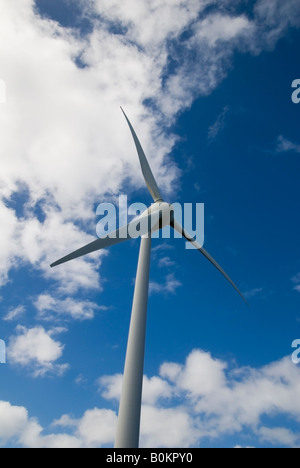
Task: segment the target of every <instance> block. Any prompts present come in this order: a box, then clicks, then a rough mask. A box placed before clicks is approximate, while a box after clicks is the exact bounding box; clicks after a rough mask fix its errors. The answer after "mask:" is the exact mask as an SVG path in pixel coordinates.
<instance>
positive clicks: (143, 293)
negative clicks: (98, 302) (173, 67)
mask: <svg viewBox="0 0 300 468" xmlns="http://www.w3.org/2000/svg"><path fill="white" fill-rule="evenodd" d="M121 110H122V112H123V114H124V116H125V119H126V121H127V123H128V125H129V128H130V131H131V134H132V137H133V140H134V143H135V146H136V149H137V153H138V157H139V161H140V165H141V169H142V173H143V176H144V179H145V182H146V185H147V187H148V190H149V192H150V194H151V196H152V198H153V201H154V203H153V204H152V205H151V206H150V207H149V208H148V209H147V210H146V211H145V212H144V213H142V214H141V215H140V216H139V217H138V218H136V219H135V220H134V221H132V222H131V223H129V224H128V225H127V226H123V227H121V228H120V229H118V230H116V231H114V232H113V233H111V234H110V235H109V236H106V237H102V238H100V239H97V240H95V241H93V242H91V243H90V244H88V245H86V246H84V247H82V248H80V249H78V250H76V251H75V252H73V253H71V254H69V255H67V256H65V257H63V258H61V259H60V260H58V261H57V262H55V263H53V264H52V265H51V268H52V267H55V266H57V265H60V264H62V263H65V262H68V261H70V260H73V259H76V258H79V257H82V256H83V255H87V254H89V253H91V252H95V251H97V250H100V249H104V248H107V247H110V246H112V245H115V244H118V243H120V242H123V241H125V240H128V239H131V238H132V235H131V233H132V232H133V231H134V228H136V227H137V226H138V225H139V227H140V229H139V237H141V244H140V252H139V259H138V267H137V274H136V282H135V289H134V297H133V305H132V312H131V320H130V328H129V335H128V343H127V351H126V359H125V367H124V377H123V386H122V395H121V400H120V407H119V415H118V427H117V434H116V440H115V448H138V446H139V432H140V413H141V399H142V384H143V370H144V353H145V337H146V320H147V304H148V289H149V271H150V254H151V233H153V232H154V231H156V230H159V229H162V228H163V227H164V226H166V225H167V224H169V225H170V226H171V227H172V228H173V229H174V230H175V231H177V232H178V233H179V234H181V235H182V236H183V237H184V238H185V239H186V240H187V241H188V242H190V243H191V244H192V245H193V246H194V247H195V248H196V249H197V250H199V252H200V253H201V254H202V255H203V256H204V257H205V258H206V259H207V260H209V261H210V262H211V263H212V264H213V265H214V266H215V267H216V268H217V270H219V272H220V273H222V275H223V276H224V277H225V278H226V279H227V281H229V283H230V284H231V285H232V286H233V287H234V289H235V290H236V291H237V292H238V294H239V295H240V296H241V297H242V299H243V300H244V301H245V302H246V300H245V298H244V297H243V295H242V293H241V292H240V291H239V289H238V288H237V286H236V285H235V284H234V282H233V281H232V280H231V279H230V278H229V276H228V275H227V274H226V273H225V271H224V270H223V269H222V268H221V267H220V265H219V264H218V263H217V262H216V261H215V260H214V259H213V258H212V257H211V255H210V254H209V253H208V252H207V251H206V250H205V249H204V248H203V247H201V246H200V244H199V243H198V242H196V240H194V238H193V237H192V236H191V235H190V234H189V233H188V232H186V231H185V229H184V228H183V227H182V226H181V225H180V224H179V223H178V222H177V221H176V220H175V218H174V213H173V211H172V205H170V204H169V203H166V202H164V201H163V198H162V196H161V194H160V191H159V189H158V186H157V183H156V181H155V178H154V176H153V173H152V171H151V169H150V166H149V163H148V161H147V158H146V156H145V153H144V151H143V148H142V146H141V143H140V141H139V139H138V137H137V135H136V133H135V131H134V129H133V127H132V125H131V123H130V121H129V119H128V117H127V115H126V114H125V112H124V110H123V109H122V107H121ZM132 228H133V229H132ZM246 303H247V302H246Z"/></svg>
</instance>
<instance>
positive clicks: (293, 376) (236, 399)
mask: <svg viewBox="0 0 300 468" xmlns="http://www.w3.org/2000/svg"><path fill="white" fill-rule="evenodd" d="M121 380H122V376H120V375H118V376H106V377H105V379H103V380H102V379H101V389H102V395H103V396H104V397H105V398H107V399H117V400H119V398H120V392H121ZM144 385H145V387H144V388H145V396H144V400H143V409H142V421H143V422H142V433H141V435H142V444H143V445H144V446H147V447H150V446H152V447H174V446H176V447H177V446H182V447H185V446H193V445H194V444H196V445H199V444H200V445H201V443H203V442H202V441H206V442H207V441H208V440H210V439H216V440H218V439H220V438H222V437H223V436H224V435H228V434H230V435H233V434H234V435H235V436H236V438H237V441H238V440H239V437H240V436H242V437H243V438H244V437H250V438H253V437H254V438H256V437H258V439H259V441H267V442H269V443H271V444H274V445H278V444H279V445H280V444H282V445H284V446H296V445H297V444H299V443H300V438H299V434H298V433H294V432H293V431H291V430H289V429H286V428H280V429H278V428H276V427H275V428H274V427H273V425H272V418H273V417H275V416H278V415H284V416H287V417H289V418H290V419H292V420H294V421H295V422H298V421H299V420H300V405H299V404H298V402H297V401H296V398H295V395H296V394H298V392H299V389H300V376H299V372H298V369H297V367H296V366H295V365H293V363H292V361H291V359H290V358H284V359H282V360H280V361H278V362H274V363H272V364H270V365H267V366H264V367H262V368H260V369H254V368H234V369H232V368H231V365H230V364H229V363H227V362H224V361H221V360H220V359H214V358H213V357H212V356H211V354H209V353H206V352H204V351H201V350H194V351H192V352H191V353H190V355H189V356H188V357H187V359H186V362H185V364H184V365H181V364H178V363H163V364H162V366H161V367H160V372H159V376H155V377H152V378H151V379H149V378H145V379H144ZM265 416H268V420H269V424H270V427H266V426H265V425H263V424H262V421H263V420H264V417H265ZM166 421H169V422H170V421H173V422H172V424H170V425H169V428H170V430H171V432H172V434H170V432H168V431H167V430H166ZM275 421H276V419H275ZM182 424H183V427H184V428H185V429H184V430H182Z"/></svg>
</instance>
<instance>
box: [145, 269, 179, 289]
mask: <svg viewBox="0 0 300 468" xmlns="http://www.w3.org/2000/svg"><path fill="white" fill-rule="evenodd" d="M181 286H182V283H181V281H179V280H178V279H176V278H175V275H174V273H170V274H168V275H167V276H166V278H165V280H164V282H163V281H161V282H156V281H150V283H149V294H161V293H163V294H176V292H177V290H178V288H180V287H181Z"/></svg>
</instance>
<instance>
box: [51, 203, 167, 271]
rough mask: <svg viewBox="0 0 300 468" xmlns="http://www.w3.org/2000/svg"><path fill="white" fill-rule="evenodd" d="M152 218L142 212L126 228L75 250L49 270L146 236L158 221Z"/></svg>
mask: <svg viewBox="0 0 300 468" xmlns="http://www.w3.org/2000/svg"><path fill="white" fill-rule="evenodd" d="M152 218H153V214H152V213H151V212H150V213H149V212H148V210H147V211H146V212H144V213H143V214H142V215H140V216H138V217H137V218H134V219H133V220H132V221H130V223H129V224H128V225H127V226H122V227H121V228H120V229H117V230H116V231H113V232H112V233H110V234H109V235H108V236H106V237H101V238H100V239H97V240H95V241H93V242H91V243H90V244H87V245H85V246H84V247H81V249H78V250H75V252H72V253H70V254H69V255H66V256H65V257H63V258H61V259H60V260H57V262H55V263H52V264H51V265H50V266H51V268H53V267H56V266H58V265H61V264H62V263H66V262H69V261H70V260H74V259H76V258H79V257H83V256H84V255H87V254H90V253H92V252H96V251H97V250H101V249H106V248H108V247H111V246H112V245H116V244H120V243H121V242H124V241H126V240H128V239H136V238H137V237H142V236H144V235H146V234H149V235H150V233H151V230H152V229H153V226H154V227H155V224H156V223H157V222H158V221H159V220H157V221H156V218H154V220H153V219H152Z"/></svg>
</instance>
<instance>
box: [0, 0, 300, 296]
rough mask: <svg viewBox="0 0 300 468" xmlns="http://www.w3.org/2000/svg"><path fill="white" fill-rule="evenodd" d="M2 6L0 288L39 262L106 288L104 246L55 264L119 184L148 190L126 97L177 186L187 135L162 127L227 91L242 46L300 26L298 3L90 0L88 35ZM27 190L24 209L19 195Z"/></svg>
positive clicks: (166, 188)
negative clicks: (178, 146)
mask: <svg viewBox="0 0 300 468" xmlns="http://www.w3.org/2000/svg"><path fill="white" fill-rule="evenodd" d="M0 3H1V17H0V39H1V40H0V62H1V74H2V76H1V77H0V79H1V80H4V81H5V83H6V88H7V89H6V92H7V99H6V104H3V105H1V106H0V127H1V158H0V220H1V226H2V230H1V234H0V240H1V245H2V247H4V248H2V250H1V254H0V285H1V284H2V285H3V284H5V283H6V282H7V281H8V279H9V271H10V270H11V269H12V268H13V267H16V268H17V267H19V266H20V265H21V264H22V265H23V263H24V262H27V263H28V262H29V263H30V264H31V265H32V266H33V267H34V268H35V269H38V270H39V271H41V272H42V274H43V275H44V276H45V277H46V278H48V279H56V280H57V281H58V282H59V283H60V285H61V290H62V291H64V292H67V293H69V294H70V293H73V292H75V291H76V290H77V289H78V288H81V287H83V288H96V287H99V284H100V277H99V274H98V271H99V266H100V264H101V261H100V257H99V254H98V257H94V256H92V257H90V258H92V259H93V260H87V259H81V260H78V261H77V262H75V263H74V264H72V265H67V266H63V267H60V268H59V269H57V270H56V271H55V273H54V272H50V270H49V261H50V262H51V261H53V260H55V259H56V257H60V256H61V255H63V254H65V253H68V252H69V250H70V249H73V248H78V247H80V246H81V245H82V243H85V242H86V241H88V240H90V239H91V237H93V236H87V235H86V234H85V233H83V229H82V227H81V226H79V224H78V222H80V221H81V222H84V225H85V226H88V227H89V228H90V231H91V232H92V229H91V226H92V225H93V223H95V218H94V213H93V205H94V203H97V202H98V201H99V202H100V201H102V200H103V199H104V197H105V196H106V194H112V195H115V194H116V193H118V192H120V190H121V189H122V186H123V183H124V181H125V180H127V181H128V180H129V184H132V185H133V184H134V186H135V187H144V181H143V178H142V175H141V173H140V171H139V168H138V160H137V156H136V152H135V148H134V145H133V142H132V141H131V136H130V133H129V131H128V128H127V125H126V122H125V121H124V118H123V116H122V114H121V112H120V110H119V106H120V105H121V104H122V105H123V106H124V107H125V109H126V111H127V113H128V115H129V117H130V118H131V120H132V123H133V124H134V126H135V128H136V130H137V132H138V134H139V136H140V139H141V141H142V143H143V146H144V148H145V150H146V153H147V154H148V156H149V159H150V162H151V166H152V168H153V171H154V173H155V174H156V176H157V179H158V182H159V185H160V186H161V187H162V189H163V192H164V194H170V193H171V192H172V190H174V181H175V180H176V179H177V178H178V175H179V171H178V170H177V169H176V166H175V164H174V163H173V162H172V160H171V159H170V157H169V154H170V152H171V150H172V148H173V147H174V144H175V142H176V137H175V136H174V135H172V134H170V132H168V131H167V132H164V131H163V130H162V128H166V127H170V126H171V124H172V122H173V121H174V119H175V118H176V115H177V114H178V112H181V111H183V110H184V109H186V108H187V107H189V106H190V105H191V104H192V102H193V100H194V99H195V98H197V97H198V96H199V95H206V94H208V93H210V92H211V91H212V90H213V89H215V88H216V86H217V85H218V83H220V81H221V80H222V79H223V78H224V77H225V76H226V74H227V70H228V69H229V65H230V61H231V57H232V53H233V51H234V50H235V49H236V48H239V49H241V47H243V48H244V50H249V49H250V50H252V51H253V52H255V53H257V52H259V51H260V50H263V49H264V48H265V47H269V46H270V44H273V45H274V44H275V43H276V41H277V40H278V39H279V38H280V37H281V36H282V35H283V34H284V32H285V30H286V28H287V27H288V26H289V25H290V26H297V25H298V24H299V11H300V7H299V3H298V2H297V1H296V0H288V1H286V2H279V1H278V0H276V1H274V2H268V1H265V0H259V1H258V2H257V3H256V6H255V8H254V16H253V18H252V19H249V18H248V17H246V16H245V15H243V14H237V13H236V14H235V13H234V8H233V7H232V6H231V7H230V8H229V6H230V5H228V2H226V1H223V2H222V8H223V9H222V12H221V11H219V12H218V13H216V11H215V9H214V8H211V9H206V7H208V6H212V5H214V2H213V1H212V0H201V1H199V0H188V1H182V0H164V1H162V0H155V1H153V2H138V3H137V2H136V1H135V0H124V1H122V2H119V1H117V0H113V1H111V0H110V1H108V0H103V1H102V0H101V1H100V0H99V1H98V0H88V1H85V2H81V3H80V5H81V7H82V8H83V10H84V14H85V15H86V16H87V17H89V18H90V21H91V25H92V30H91V32H90V34H87V35H83V36H82V35H80V34H78V31H76V28H74V29H73V30H70V29H67V28H63V27H62V26H60V25H59V24H58V23H56V22H53V21H51V20H49V19H46V18H41V17H40V16H39V15H38V14H37V11H36V10H35V8H34V2H33V0H10V1H9V2H7V1H5V0H0ZM111 25H114V27H115V28H114V29H115V31H116V32H115V33H113V32H112V28H110V26H111ZM118 31H119V33H118ZM153 31H155V33H153ZM186 32H188V33H189V34H185V35H184V34H183V33H186ZM79 57H80V60H81V62H82V64H83V65H84V67H78V66H77V65H76V60H77V59H78V58H79ZM170 65H172V66H170ZM167 70H168V73H167ZM149 100H150V101H151V102H152V104H153V105H152V106H148V107H147V106H146V105H145V102H146V101H148V102H149ZM162 122H163V123H164V126H162V125H161V123H162ZM215 131H216V128H215ZM116 132H118V133H117V134H118V138H116ZM16 135H17V138H16ZM281 145H283V146H284V147H286V141H282V142H281ZM297 148H298V147H297V146H296V147H294V150H297ZM109 174H113V177H108V175H109ZM24 194H26V196H27V200H26V201H25V202H23V207H22V208H23V213H22V214H20V213H19V211H18V212H17V211H16V210H15V206H13V204H12V203H11V202H12V200H13V197H15V196H18V197H19V199H21V198H22V195H24ZM4 201H5V204H4ZM19 203H21V202H19ZM18 208H20V206H19V207H18ZM38 212H39V213H40V217H38V214H37V213H38ZM95 224H96V223H95ZM96 258H98V261H96Z"/></svg>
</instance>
